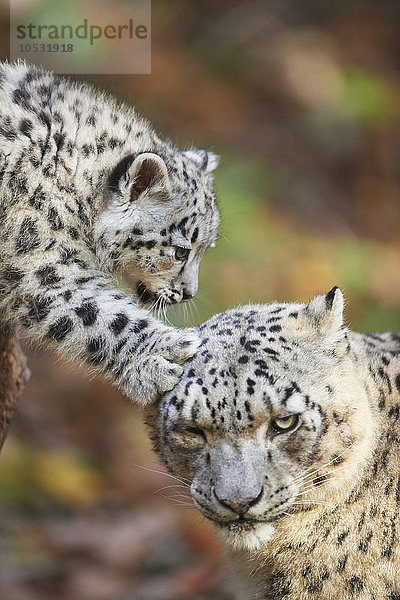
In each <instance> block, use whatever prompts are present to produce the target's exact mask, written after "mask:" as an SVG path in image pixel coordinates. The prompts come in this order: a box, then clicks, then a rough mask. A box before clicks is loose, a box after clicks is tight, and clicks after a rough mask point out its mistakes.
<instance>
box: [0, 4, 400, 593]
mask: <svg viewBox="0 0 400 600" xmlns="http://www.w3.org/2000/svg"><path fill="white" fill-rule="evenodd" d="M105 4H106V2H105ZM115 10H116V11H118V4H116V5H115ZM399 22H400V4H399V3H398V2H397V0H393V1H389V0H382V1H381V2H375V1H373V0H363V1H361V0H347V1H346V2H345V1H344V0H337V1H336V2H334V3H325V2H319V1H317V0H304V1H303V2H301V3H300V2H296V1H295V0H292V1H289V0H279V2H278V1H277V0H276V1H274V0H270V1H266V0H265V1H261V0H246V1H239V0H226V1H225V2H221V3H217V2H212V1H211V0H209V1H203V2H202V3H197V2H195V1H194V0H179V1H178V0H169V1H168V2H161V0H153V71H152V75H150V76H131V77H128V76H126V77H123V76H109V77H105V76H103V77H98V78H97V79H94V77H93V76H92V77H88V78H87V79H88V80H90V81H92V82H93V83H96V84H97V85H99V86H101V87H105V88H107V89H109V90H110V91H112V92H113V93H114V94H116V95H118V96H119V97H121V98H124V99H128V100H129V101H130V102H133V103H135V104H136V106H137V107H138V108H139V110H140V111H141V112H143V113H145V114H146V115H147V116H149V117H150V118H151V119H152V121H153V123H154V124H155V126H156V128H157V129H158V130H159V131H160V132H162V133H163V134H164V135H167V136H169V137H171V138H172V139H174V140H175V141H176V142H177V143H178V144H179V145H181V146H186V147H188V146H190V145H191V144H192V143H193V144H196V145H198V146H204V147H209V148H211V149H213V150H214V151H215V152H217V153H220V154H221V155H222V162H221V166H220V168H219V169H218V170H217V172H216V185H217V191H218V196H219V201H220V205H221V210H222V217H223V224H222V229H221V234H222V235H221V239H220V241H219V244H218V247H217V248H216V249H215V250H210V251H209V253H208V254H207V255H206V257H205V259H204V261H203V265H202V270H201V286H200V288H201V292H200V293H199V297H198V298H197V299H196V301H195V303H194V305H193V307H192V308H191V309H190V308H189V310H188V311H186V313H187V314H186V313H185V311H183V309H182V307H178V308H177V309H176V310H174V311H173V312H171V315H170V318H171V320H172V321H173V322H174V323H177V324H189V323H190V324H192V323H199V322H201V321H203V320H204V319H206V318H208V317H209V316H211V315H212V314H213V313H214V312H216V311H220V310H224V309H225V308H227V307H228V306H232V305H235V304H238V303H245V302H248V301H250V300H251V301H258V302H261V301H262V302H267V301H271V300H275V299H277V300H287V301H290V300H307V299H308V298H309V297H310V296H312V295H314V294H316V293H319V292H324V291H328V290H329V289H330V288H331V287H332V286H333V285H339V286H341V287H342V288H343V289H344V291H345V294H346V297H347V300H348V306H347V318H348V323H349V324H350V326H351V327H352V328H354V329H358V330H362V331H367V330H397V331H398V330H399V323H400V303H399V298H400V236H399V231H400V218H399V217H400V202H399V191H400V190H399V186H400V179H399V174H400V173H399V166H400V165H399V156H400V153H399V121H400V108H399V107H400V102H399V99H400V77H399V59H400V35H399V31H398V24H399ZM2 27H3V29H2V30H1V33H2V35H1V37H0V39H1V41H0V47H1V49H2V55H3V56H6V54H7V43H8V38H7V28H6V24H5V23H3V26H2ZM29 364H30V368H31V370H32V372H33V376H32V380H31V383H30V384H29V386H28V388H27V390H26V392H25V395H24V398H23V399H22V401H21V402H20V406H19V411H18V414H17V416H16V418H15V420H14V423H13V427H12V431H11V433H10V435H9V438H8V440H7V442H6V446H5V448H4V450H3V453H2V456H1V461H0V528H1V536H0V540H1V541H0V599H3V598H4V599H7V600H50V599H53V598H55V597H57V598H58V599H60V600H64V599H65V600H75V599H76V600H203V599H206V598H207V599H210V600H230V599H231V596H230V594H229V591H228V589H229V586H228V581H227V579H228V578H227V576H226V575H225V571H224V568H223V557H222V556H221V554H220V552H219V549H218V543H217V542H216V541H215V539H214V535H213V532H212V529H211V527H210V526H209V524H208V523H206V522H205V521H204V520H203V519H202V518H201V517H200V515H199V514H198V513H197V511H196V510H194V509H192V508H190V507H188V506H186V503H187V500H186V499H185V498H181V497H180V495H179V494H180V492H182V489H181V488H178V489H177V490H174V489H173V488H169V487H167V488H165V486H169V485H172V484H173V483H174V482H173V481H172V480H170V479H169V478H168V477H166V476H162V475H160V474H157V473H154V472H151V471H148V470H144V469H141V468H140V467H139V466H137V465H141V466H144V467H147V468H150V469H159V468H160V467H159V465H157V461H156V459H155V457H154V456H153V455H152V452H151V449H150V445H149V442H148V440H147V437H146V434H145V432H144V429H143V426H142V423H141V416H140V413H139V411H137V410H136V409H134V408H132V407H129V406H127V405H126V403H125V402H124V400H123V399H122V398H121V397H120V395H119V394H118V393H116V392H115V391H113V390H112V389H111V388H110V387H109V386H106V385H104V384H102V383H101V382H100V381H98V380H92V381H90V380H89V379H88V378H86V377H85V376H83V375H81V374H79V373H78V372H77V371H74V370H72V369H71V367H70V366H67V365H65V364H63V363H61V362H58V361H57V360H56V358H55V357H54V356H51V355H50V354H42V353H39V352H36V353H35V352H34V351H29ZM161 488H165V489H161ZM158 489H160V491H159V492H158V493H155V492H156V490H158ZM184 491H185V490H183V492H184ZM176 494H178V495H177V496H176V497H174V498H173V499H167V498H165V496H175V495H176ZM182 503H183V504H182Z"/></svg>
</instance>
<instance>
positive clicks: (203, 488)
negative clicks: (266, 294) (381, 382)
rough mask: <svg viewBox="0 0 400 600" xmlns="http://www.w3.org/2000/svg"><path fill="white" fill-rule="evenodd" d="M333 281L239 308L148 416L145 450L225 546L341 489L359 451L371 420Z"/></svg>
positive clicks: (367, 443) (367, 441)
mask: <svg viewBox="0 0 400 600" xmlns="http://www.w3.org/2000/svg"><path fill="white" fill-rule="evenodd" d="M342 309H343V296H342V293H341V292H340V290H338V289H337V288H334V289H333V290H332V291H331V292H330V293H329V294H327V295H325V296H318V297H317V298H315V299H314V300H313V301H311V302H310V303H309V304H271V305H265V306H260V305H257V306H249V307H241V308H238V309H235V310H231V311H228V312H226V313H223V314H220V315H217V316H215V317H213V318H212V319H211V320H210V321H208V322H207V323H205V324H204V325H202V326H201V327H200V332H201V336H202V338H203V343H202V346H201V347H200V349H199V351H198V352H197V354H196V356H194V357H193V359H191V360H190V361H189V362H188V363H186V365H185V371H184V375H183V377H182V379H181V380H180V382H179V383H178V385H177V386H176V387H175V388H174V389H173V390H172V391H171V392H170V393H168V395H167V396H166V397H165V398H164V399H163V401H162V403H161V405H160V406H159V407H158V409H157V408H156V407H153V408H151V409H150V410H149V413H148V425H149V427H150V433H151V436H152V439H153V441H154V445H155V450H156V451H157V452H158V453H159V454H160V456H161V458H162V460H163V462H164V463H165V465H166V466H167V468H168V469H169V470H170V471H171V472H172V473H174V474H175V475H176V476H177V477H178V478H180V479H181V480H182V481H184V478H187V480H188V481H189V482H190V494H191V496H192V498H193V500H194V502H195V504H196V505H197V507H198V508H199V509H200V510H201V512H202V513H203V514H204V516H206V517H207V518H209V519H211V520H212V521H213V522H214V523H215V524H216V525H217V527H218V529H219V531H220V532H221V533H222V535H223V537H224V538H225V540H226V541H227V542H228V543H231V544H232V545H234V546H236V547H244V548H248V549H255V548H257V547H259V546H260V545H261V544H262V543H263V542H265V541H267V540H268V539H270V538H271V536H272V535H273V533H274V530H275V527H276V524H277V523H278V522H279V520H280V519H281V518H282V516H284V515H285V514H287V513H289V512H290V513H295V512H296V511H304V510H308V509H309V508H310V507H311V506H312V505H313V503H319V502H324V501H326V498H327V497H328V496H330V495H332V494H340V493H343V490H344V489H345V488H346V485H350V484H351V481H352V479H353V478H354V477H355V476H356V475H357V471H358V470H359V469H360V465H361V464H362V463H363V462H364V461H365V458H366V456H367V455H368V454H369V453H370V452H371V448H372V444H371V435H373V429H374V426H373V422H374V421H373V418H372V416H371V412H370V408H369V404H368V400H367V391H366V389H365V387H364V382H363V380H362V378H360V377H359V376H358V374H357V372H356V368H355V363H354V361H353V360H352V356H351V354H352V353H351V350H350V347H351V346H350V344H349V334H348V332H347V331H346V329H345V328H344V327H343V322H342Z"/></svg>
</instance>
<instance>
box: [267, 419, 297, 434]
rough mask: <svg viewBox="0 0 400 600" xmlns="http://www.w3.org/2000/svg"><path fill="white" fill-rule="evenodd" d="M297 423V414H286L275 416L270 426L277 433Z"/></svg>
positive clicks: (289, 429) (288, 429) (287, 429)
mask: <svg viewBox="0 0 400 600" xmlns="http://www.w3.org/2000/svg"><path fill="white" fill-rule="evenodd" d="M298 423H299V415H288V416H287V417H277V418H276V419H274V420H273V421H272V427H273V428H274V429H275V431H276V432H278V433H285V432H287V431H291V430H292V429H294V428H295V427H296V426H297V425H298Z"/></svg>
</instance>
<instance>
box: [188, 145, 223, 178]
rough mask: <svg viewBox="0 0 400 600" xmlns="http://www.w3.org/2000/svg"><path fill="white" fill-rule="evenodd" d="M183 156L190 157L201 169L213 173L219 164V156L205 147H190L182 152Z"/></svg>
mask: <svg viewBox="0 0 400 600" xmlns="http://www.w3.org/2000/svg"><path fill="white" fill-rule="evenodd" d="M182 156H185V158H187V159H189V160H190V161H191V162H192V163H194V164H195V165H196V167H197V168H198V169H199V171H202V172H204V173H211V172H212V171H214V169H216V167H217V166H218V164H219V156H218V155H217V154H214V153H213V152H208V150H204V148H190V150H186V151H185V152H182Z"/></svg>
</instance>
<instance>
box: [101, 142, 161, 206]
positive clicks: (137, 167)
mask: <svg viewBox="0 0 400 600" xmlns="http://www.w3.org/2000/svg"><path fill="white" fill-rule="evenodd" d="M128 186H129V190H130V201H131V202H134V201H135V200H137V199H138V198H139V196H140V195H141V194H142V193H143V192H145V191H146V190H148V189H150V188H155V187H157V188H158V190H159V191H160V190H161V189H163V188H166V187H167V186H168V172H167V166H166V164H165V162H164V161H163V159H162V158H161V157H160V156H158V154H154V153H152V152H143V153H142V154H139V155H138V156H136V158H135V157H134V156H132V155H131V156H126V157H125V158H123V159H122V160H121V161H120V162H119V163H118V164H117V166H116V167H115V168H114V170H113V171H112V173H111V175H110V177H109V180H108V187H109V189H110V190H111V191H113V192H117V193H120V194H123V193H124V192H125V190H126V189H127V187H128Z"/></svg>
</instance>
